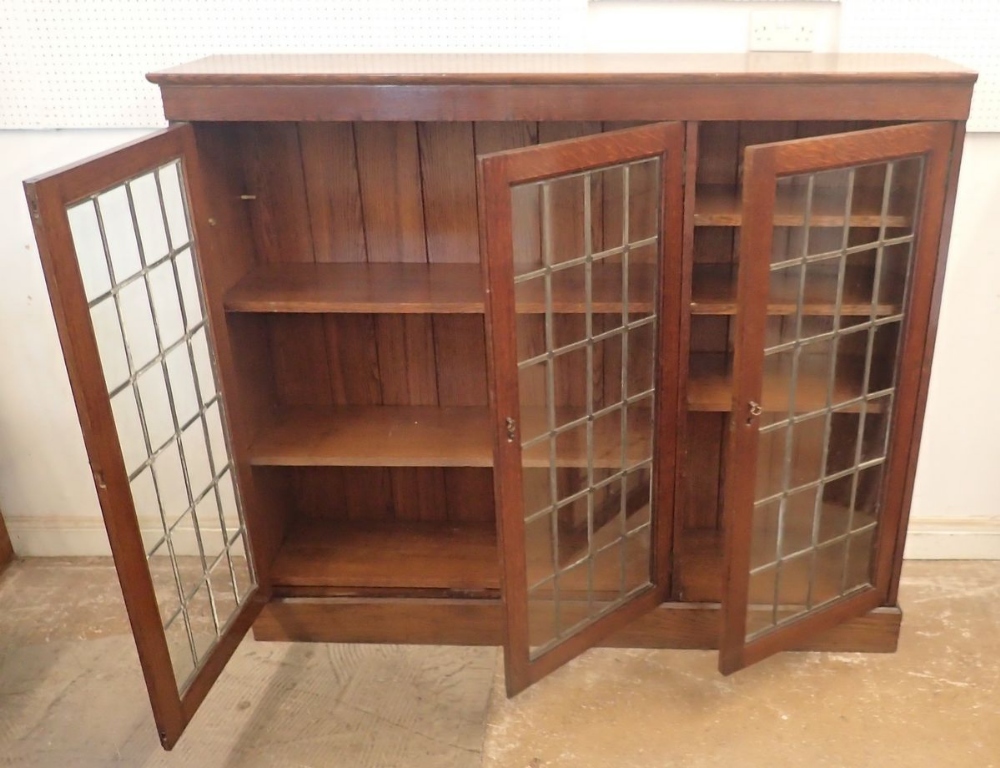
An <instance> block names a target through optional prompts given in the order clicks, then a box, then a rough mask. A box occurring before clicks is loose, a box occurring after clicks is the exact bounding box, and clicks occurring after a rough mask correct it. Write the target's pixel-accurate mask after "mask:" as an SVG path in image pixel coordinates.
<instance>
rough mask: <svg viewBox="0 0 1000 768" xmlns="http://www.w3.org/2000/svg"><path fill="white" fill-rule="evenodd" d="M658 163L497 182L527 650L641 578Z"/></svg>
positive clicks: (646, 535) (537, 648) (645, 551)
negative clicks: (509, 320) (510, 247)
mask: <svg viewBox="0 0 1000 768" xmlns="http://www.w3.org/2000/svg"><path fill="white" fill-rule="evenodd" d="M660 177H661V168H660V160H659V158H652V159H649V160H643V161H640V162H635V163H627V164H621V165H614V166H609V167H605V168H599V169H595V170H593V171H588V172H584V173H574V174H570V175H567V176H564V177H558V178H554V179H549V180H546V181H543V182H533V183H530V184H524V185H517V186H514V187H513V188H512V191H511V195H512V198H511V202H512V215H513V219H514V220H513V238H514V251H515V253H514V271H515V312H516V317H517V320H516V324H515V332H516V337H517V338H516V348H517V357H518V361H519V362H518V368H519V370H518V390H519V400H520V419H521V422H520V429H519V437H520V441H521V455H522V482H523V489H522V498H523V500H524V510H523V512H524V515H525V521H524V526H525V538H526V541H525V550H526V560H527V562H526V565H527V570H528V573H527V581H528V584H527V586H528V590H529V592H528V602H529V610H528V624H529V626H528V635H529V644H530V649H529V653H530V656H531V658H537V657H538V656H539V655H541V654H543V653H545V652H546V651H548V650H549V649H551V648H552V647H554V646H555V645H556V644H558V643H559V642H561V641H563V640H565V639H566V638H567V637H569V636H570V635H572V634H574V633H576V632H578V631H580V629H582V628H583V627H586V626H588V625H589V624H591V623H592V622H593V621H595V620H597V619H598V618H599V617H601V616H603V615H605V614H606V613H607V612H609V611H611V610H613V609H614V608H616V607H618V606H620V605H622V604H623V603H624V602H625V601H626V600H628V599H630V598H631V597H632V596H634V595H635V594H637V593H639V592H641V591H642V590H643V589H645V588H647V587H649V585H650V584H651V580H652V573H651V567H652V566H651V563H652V553H651V549H652V522H651V521H652V519H653V513H652V510H651V506H652V493H651V487H652V475H653V473H652V471H651V466H652V457H653V449H654V445H653V444H654V439H653V404H654V397H655V394H654V380H653V377H654V370H655V366H654V361H655V346H656V336H657V315H656V307H657V303H656V298H655V293H656V280H655V276H656V269H657V264H658V260H659V259H658V254H659V249H660V234H659V232H660V221H659V218H660V213H659V201H660V200H661V198H662V195H661V191H660Z"/></svg>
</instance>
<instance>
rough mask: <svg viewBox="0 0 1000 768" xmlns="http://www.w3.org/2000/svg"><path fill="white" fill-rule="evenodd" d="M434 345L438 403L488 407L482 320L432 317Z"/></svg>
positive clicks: (476, 318) (459, 316) (448, 316)
mask: <svg viewBox="0 0 1000 768" xmlns="http://www.w3.org/2000/svg"><path fill="white" fill-rule="evenodd" d="M434 343H435V347H436V350H435V351H436V354H437V380H438V384H437V387H438V400H439V403H440V404H441V405H481V406H485V405H487V404H488V403H489V399H488V393H487V389H486V330H485V328H484V326H483V318H482V316H481V315H437V316H435V317H434Z"/></svg>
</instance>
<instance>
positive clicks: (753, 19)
mask: <svg viewBox="0 0 1000 768" xmlns="http://www.w3.org/2000/svg"><path fill="white" fill-rule="evenodd" d="M815 45H816V24H815V17H814V16H813V15H812V14H811V13H808V12H804V11H801V12H800V11H783V10H782V11H778V10H757V11H751V13H750V50H751V51H812V50H814V49H815Z"/></svg>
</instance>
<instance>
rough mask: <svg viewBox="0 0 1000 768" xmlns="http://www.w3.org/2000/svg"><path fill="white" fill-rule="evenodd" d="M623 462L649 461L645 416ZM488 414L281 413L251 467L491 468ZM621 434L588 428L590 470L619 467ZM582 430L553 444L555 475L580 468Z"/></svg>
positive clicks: (387, 409) (540, 416)
mask: <svg viewBox="0 0 1000 768" xmlns="http://www.w3.org/2000/svg"><path fill="white" fill-rule="evenodd" d="M557 413H558V414H559V420H560V423H567V422H569V421H572V420H575V419H576V418H578V417H579V416H580V415H582V414H581V412H580V411H578V410H576V409H563V408H560V409H559V410H558V411H557ZM521 418H522V424H521V430H522V434H525V435H535V434H540V433H541V432H543V431H544V430H545V428H546V426H545V425H546V416H545V411H544V409H542V408H531V409H525V411H524V413H523V414H522V417H521ZM629 423H630V429H629V434H630V435H631V436H632V440H631V442H630V443H629V445H628V446H627V456H628V458H629V460H630V461H640V460H641V459H643V458H646V457H647V456H649V450H650V448H649V441H650V437H651V434H652V426H651V424H652V423H651V419H650V412H649V411H648V410H646V409H640V408H631V409H630V410H629ZM491 425H492V418H491V416H490V411H489V409H488V408H485V407H440V406H409V405H407V406H389V405H385V406H382V405H375V406H340V407H323V408H312V407H299V408H288V409H284V410H282V411H280V412H279V413H277V414H275V415H274V416H272V417H271V419H270V420H269V421H268V422H267V423H266V424H265V425H264V426H262V427H261V429H260V430H259V431H258V433H257V437H256V439H255V440H254V442H253V444H252V445H251V447H250V451H249V456H250V463H251V464H252V465H254V466H273V467H282V466H285V467H315V466H330V467H492V466H493V438H492V432H491V429H492V427H491ZM619 430H620V427H619V426H618V424H617V422H614V420H612V419H607V418H603V419H599V420H598V421H597V422H595V435H594V445H595V451H594V457H593V461H594V466H595V467H612V466H618V465H619V464H620V463H621V454H620V450H621V449H620V431H619ZM584 435H585V432H584V430H583V429H582V428H580V429H576V430H573V431H571V432H569V433H566V434H564V435H563V436H562V437H560V439H559V447H558V451H559V455H558V456H557V459H556V465H557V466H560V467H585V466H587V447H586V443H585V438H584ZM523 463H524V466H526V467H547V466H549V447H548V443H547V442H543V443H540V444H536V445H534V446H531V447H530V448H528V449H526V450H525V451H524V456H523Z"/></svg>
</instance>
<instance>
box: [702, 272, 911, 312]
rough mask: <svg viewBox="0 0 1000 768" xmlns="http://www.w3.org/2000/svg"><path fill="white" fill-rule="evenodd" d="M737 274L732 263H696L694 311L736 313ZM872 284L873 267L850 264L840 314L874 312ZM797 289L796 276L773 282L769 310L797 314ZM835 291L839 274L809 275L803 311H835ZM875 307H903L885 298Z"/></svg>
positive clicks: (883, 309)
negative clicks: (863, 267)
mask: <svg viewBox="0 0 1000 768" xmlns="http://www.w3.org/2000/svg"><path fill="white" fill-rule="evenodd" d="M789 274H792V273H791V272H789ZM736 275H737V269H736V267H735V265H732V264H695V265H694V268H693V273H692V278H691V313H692V314H694V315H735V314H736V307H737V303H736ZM871 286H872V276H871V270H867V269H857V268H849V269H848V270H847V271H846V272H845V275H844V293H843V296H842V300H841V306H840V314H841V315H842V316H845V317H846V316H855V317H867V316H868V315H869V314H870V312H871ZM798 290H799V285H798V281H797V279H796V280H791V279H790V280H787V281H783V282H780V283H779V282H776V281H775V282H772V284H771V293H770V296H769V298H768V302H767V314H769V315H794V314H795V311H796V303H797V299H798ZM866 291H867V295H866ZM836 292H837V275H836V274H830V275H819V276H816V275H810V277H809V280H808V282H807V285H806V292H805V296H804V301H803V304H802V311H803V314H806V315H832V314H834V312H835V310H836V306H835V303H834V302H833V301H832V300H831V299H832V298H834V297H835V296H836ZM875 311H876V314H877V315H878V316H880V317H884V316H887V315H896V314H899V313H900V312H902V311H903V308H902V307H901V306H900V305H898V304H892V303H888V302H886V303H880V304H878V305H876V307H875Z"/></svg>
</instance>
